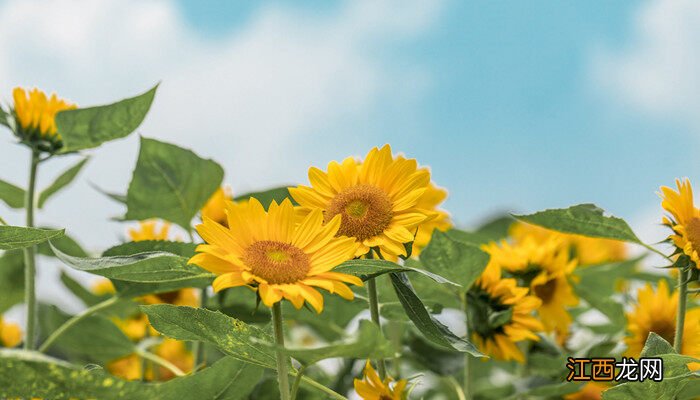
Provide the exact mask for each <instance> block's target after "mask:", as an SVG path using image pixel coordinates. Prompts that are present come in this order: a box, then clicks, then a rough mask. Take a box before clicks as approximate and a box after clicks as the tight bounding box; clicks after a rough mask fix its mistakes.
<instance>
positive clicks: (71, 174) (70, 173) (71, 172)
mask: <svg viewBox="0 0 700 400" xmlns="http://www.w3.org/2000/svg"><path fill="white" fill-rule="evenodd" d="M89 159H90V158H89V157H86V158H83V159H82V160H81V161H80V162H78V163H77V164H75V165H74V166H72V167H70V168H68V169H67V170H66V171H64V172H63V173H62V174H61V175H59V176H58V178H56V180H55V181H54V182H53V183H52V184H51V185H49V187H47V188H46V189H44V190H43V191H42V192H41V194H39V201H38V203H37V206H38V207H39V208H42V207H43V206H44V204H45V203H46V200H48V199H49V198H50V197H51V196H53V195H54V194H56V193H57V192H59V191H60V190H61V189H63V188H64V187H66V186H68V185H70V183H71V182H73V179H75V177H77V176H78V174H79V173H80V171H81V170H82V169H83V167H84V166H85V164H86V163H87V162H88V160H89Z"/></svg>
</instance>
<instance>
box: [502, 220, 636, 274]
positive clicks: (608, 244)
mask: <svg viewBox="0 0 700 400" xmlns="http://www.w3.org/2000/svg"><path fill="white" fill-rule="evenodd" d="M509 235H510V237H512V238H513V240H514V241H515V242H519V241H521V240H524V239H525V238H527V237H531V238H533V239H535V240H537V241H538V242H540V243H544V242H546V241H547V240H549V238H550V237H552V236H556V237H559V238H560V239H561V240H562V241H563V242H564V243H565V245H566V246H568V247H569V250H570V251H571V254H572V257H574V258H576V259H577V260H578V264H579V265H581V266H585V265H594V264H602V263H608V262H615V261H622V260H625V259H626V258H627V247H626V246H625V243H624V242H620V241H619V240H611V239H601V238H592V237H588V236H581V235H574V234H567V233H561V232H557V231H553V230H550V229H546V228H543V227H541V226H537V225H532V224H527V223H524V222H516V223H514V224H513V225H512V226H511V227H510V230H509Z"/></svg>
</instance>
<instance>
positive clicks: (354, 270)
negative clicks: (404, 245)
mask: <svg viewBox="0 0 700 400" xmlns="http://www.w3.org/2000/svg"><path fill="white" fill-rule="evenodd" d="M408 262H410V261H407V263H408ZM333 272H340V273H343V274H349V275H355V276H357V277H359V278H361V279H362V280H363V281H366V280H368V279H372V278H376V277H378V276H381V275H384V274H389V273H394V272H416V273H419V274H421V275H424V276H427V277H428V278H430V279H432V280H433V281H435V282H437V283H447V284H450V285H454V286H459V285H458V284H456V283H454V282H452V281H450V280H447V279H445V278H443V277H441V276H440V275H437V274H434V273H432V272H429V271H426V270H424V269H419V268H413V267H410V266H407V265H403V266H402V265H398V264H396V263H393V262H391V261H386V260H360V259H358V260H348V261H345V262H344V263H342V264H340V265H339V266H338V267H336V268H335V269H333Z"/></svg>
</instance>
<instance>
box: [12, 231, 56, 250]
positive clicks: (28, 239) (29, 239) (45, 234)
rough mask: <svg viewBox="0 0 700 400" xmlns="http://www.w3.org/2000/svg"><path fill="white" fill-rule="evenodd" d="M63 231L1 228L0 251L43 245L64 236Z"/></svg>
mask: <svg viewBox="0 0 700 400" xmlns="http://www.w3.org/2000/svg"><path fill="white" fill-rule="evenodd" d="M63 233H64V231H63V229H39V228H25V227H21V226H9V225H1V226H0V250H15V249H22V248H25V247H30V246H34V245H37V244H39V243H43V242H45V241H47V240H50V239H53V238H58V237H61V236H63Z"/></svg>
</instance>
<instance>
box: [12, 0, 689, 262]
mask: <svg viewBox="0 0 700 400" xmlns="http://www.w3.org/2000/svg"><path fill="white" fill-rule="evenodd" d="M697 71H700V2H697V1H692V0H687V1H683V0H677V1H616V2H609V1H587V2H552V1H536V0H533V1H528V2H520V1H498V2H495V1H469V2H467V1H456V0H437V1H435V0H433V1H420V0H405V1H393V0H380V1H369V0H367V1H336V2H326V1H324V2H321V1H301V2H294V3H290V2H282V1H271V2H228V1H196V2H195V1H185V0H182V1H165V0H100V1H92V0H73V1H48V0H4V1H3V0H0V101H2V102H4V103H3V104H5V105H6V106H7V105H8V104H9V101H10V100H11V90H12V88H13V87H15V86H17V85H21V86H29V87H31V86H37V87H39V88H42V89H44V90H47V91H56V92H57V93H59V95H60V96H62V97H65V98H68V99H70V100H72V101H74V102H76V103H77V104H78V105H86V106H87V105H95V104H102V103H108V102H112V101H114V100H117V99H120V98H124V97H130V96H133V95H135V94H138V93H141V92H143V91H145V90H146V89H148V88H149V87H151V86H153V85H154V84H155V83H157V82H161V86H160V88H159V91H158V94H157V96H156V99H155V102H154V105H153V107H152V109H151V112H150V114H149V116H148V117H147V119H146V121H145V123H144V124H143V125H142V126H141V127H140V128H139V130H138V131H137V134H134V135H132V136H131V137H129V138H127V139H124V140H119V141H114V142H110V143H107V144H105V145H103V146H102V147H101V148H99V149H96V150H91V151H89V152H86V154H89V155H91V156H92V158H91V161H90V163H89V164H88V166H87V168H86V170H85V171H84V173H83V174H82V175H81V177H80V181H79V182H77V183H76V184H75V185H74V186H73V187H71V188H70V189H69V190H67V191H65V192H63V193H61V194H59V195H57V196H56V198H55V199H53V200H52V202H51V203H50V204H48V205H47V206H46V208H45V209H43V210H41V211H40V213H39V216H38V220H39V222H40V223H41V224H43V225H53V226H60V227H66V228H67V230H68V232H69V233H70V234H71V235H73V236H75V237H77V238H78V239H79V241H81V242H82V243H83V244H84V245H85V247H87V248H88V249H91V250H94V251H100V250H102V249H104V248H105V247H109V246H110V245H113V244H115V243H116V242H117V241H119V240H120V238H122V237H123V236H124V233H125V230H126V226H127V225H125V224H123V223H118V222H114V221H110V220H109V219H110V218H111V217H115V216H120V215H123V213H124V210H123V208H122V207H121V206H119V205H118V204H115V203H113V202H111V201H110V200H108V199H106V198H105V197H104V196H102V195H100V194H98V193H97V192H96V191H95V190H94V189H93V188H92V187H91V184H97V185H98V186H100V187H102V188H104V189H106V190H108V191H112V192H125V191H126V188H127V185H128V182H129V180H130V178H131V171H132V169H133V166H134V164H135V159H136V155H137V153H138V137H137V135H143V136H146V137H154V138H157V139H160V140H165V141H168V142H172V143H175V144H178V145H180V146H183V147H187V148H191V149H193V150H194V151H195V152H197V153H198V154H200V155H201V156H203V157H209V158H213V159H215V160H217V161H218V162H219V163H220V164H221V165H222V166H223V167H224V168H225V170H226V178H225V182H226V183H227V184H229V185H230V186H231V187H232V188H233V190H234V192H235V193H238V194H241V193H244V192H246V191H250V190H259V189H264V188H267V187H273V186H278V185H281V184H298V183H306V181H307V178H306V172H307V169H308V167H309V166H311V165H315V166H320V167H324V166H325V165H326V164H327V163H328V162H329V161H331V160H340V159H342V158H344V157H347V156H350V155H356V156H361V155H363V154H365V153H366V152H367V151H368V150H369V149H370V148H371V147H373V146H379V145H382V144H384V143H390V144H391V145H392V148H393V149H394V150H395V151H396V152H402V153H404V154H406V155H407V156H409V157H414V158H416V159H417V160H418V161H419V162H420V163H421V164H422V165H428V166H430V167H431V169H432V173H433V179H434V180H435V181H436V182H437V183H438V184H439V185H441V186H443V187H445V188H447V189H448V190H449V193H450V196H449V198H448V200H447V202H446V203H445V208H446V209H447V210H449V211H450V212H451V213H452V215H453V218H454V220H455V221H456V223H457V224H458V225H459V226H461V227H465V228H470V227H473V226H476V225H477V224H479V223H480V222H481V221H483V220H485V219H487V218H488V217H489V216H491V215H495V214H497V213H501V212H534V211H537V210H540V209H544V208H552V207H566V206H569V205H572V204H578V203H583V202H593V203H596V204H598V205H600V206H601V207H603V208H605V209H606V210H608V211H609V212H610V213H613V214H615V215H618V216H622V217H624V218H626V219H628V220H629V221H630V223H631V224H632V226H633V227H634V228H635V229H636V230H637V231H638V233H639V234H640V236H641V237H642V238H643V239H646V240H647V241H658V240H661V239H663V231H660V230H659V228H658V225H657V224H658V221H659V220H660V217H661V210H660V206H659V200H658V197H657V195H656V192H657V191H658V188H659V186H661V185H672V184H673V180H674V179H675V178H676V177H684V176H688V177H690V178H691V179H696V178H698V177H700V174H698V173H696V171H698V170H699V168H700V158H698V157H695V154H696V153H697V152H698V150H700V113H698V112H697V110H698V109H699V108H700V75H698V72H697ZM27 158H28V154H27V152H26V151H25V149H23V148H21V147H18V146H15V145H14V144H13V138H12V137H11V135H10V133H9V132H0V178H2V179H5V180H7V181H10V182H13V183H15V184H18V185H24V182H26V179H27V173H26V169H27V167H26V165H27ZM77 159H78V158H77V157H63V159H59V160H52V161H51V162H50V163H47V164H46V165H45V166H42V170H41V171H40V180H39V182H40V184H39V186H40V187H42V186H45V185H48V184H49V183H50V182H51V180H52V178H53V177H55V176H56V175H57V174H58V173H59V172H60V171H62V170H63V169H64V168H66V167H68V166H69V165H71V164H72V163H75V162H76V161H77ZM0 215H3V217H5V219H7V220H8V221H9V222H11V223H16V224H21V221H22V218H21V215H19V214H17V213H13V212H12V211H11V210H9V209H7V208H6V207H4V205H2V204H0Z"/></svg>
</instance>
